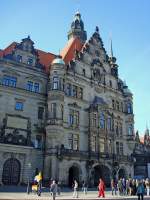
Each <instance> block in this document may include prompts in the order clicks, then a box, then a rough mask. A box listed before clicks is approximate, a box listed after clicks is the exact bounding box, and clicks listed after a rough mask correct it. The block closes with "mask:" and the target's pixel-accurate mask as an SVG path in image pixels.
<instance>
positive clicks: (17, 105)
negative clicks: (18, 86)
mask: <svg viewBox="0 0 150 200" xmlns="http://www.w3.org/2000/svg"><path fill="white" fill-rule="evenodd" d="M15 109H16V110H23V103H22V102H16V105H15Z"/></svg>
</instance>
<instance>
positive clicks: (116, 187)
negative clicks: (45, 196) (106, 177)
mask: <svg viewBox="0 0 150 200" xmlns="http://www.w3.org/2000/svg"><path fill="white" fill-rule="evenodd" d="M34 181H35V183H36V187H37V188H36V193H37V195H38V196H40V195H41V186H42V184H41V183H42V175H41V173H39V174H38V175H37V176H35V178H34ZM72 188H73V198H78V190H79V184H78V181H77V180H74V181H73V184H72ZM87 189H88V183H87V182H86V181H83V182H82V191H83V193H84V194H85V195H86V194H87ZM60 191H61V183H60V182H59V181H57V182H56V181H55V180H51V182H50V194H51V196H52V199H53V200H55V198H56V194H58V195H60ZM111 193H112V195H117V194H118V195H120V196H124V195H131V196H132V195H137V196H138V200H143V197H144V195H145V194H146V195H147V196H150V180H149V179H148V178H147V179H145V180H135V179H125V178H120V179H119V180H118V181H117V180H116V179H112V180H111ZM98 197H103V198H105V183H104V181H103V180H102V179H101V178H100V179H99V184H98Z"/></svg>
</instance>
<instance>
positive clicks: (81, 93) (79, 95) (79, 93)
mask: <svg viewBox="0 0 150 200" xmlns="http://www.w3.org/2000/svg"><path fill="white" fill-rule="evenodd" d="M78 98H79V99H83V89H82V88H78Z"/></svg>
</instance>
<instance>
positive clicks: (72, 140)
mask: <svg viewBox="0 0 150 200" xmlns="http://www.w3.org/2000/svg"><path fill="white" fill-rule="evenodd" d="M68 146H69V149H72V150H78V149H79V135H77V134H70V135H69V137H68Z"/></svg>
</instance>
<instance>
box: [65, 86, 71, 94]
mask: <svg viewBox="0 0 150 200" xmlns="http://www.w3.org/2000/svg"><path fill="white" fill-rule="evenodd" d="M66 94H67V95H68V96H71V84H70V83H68V84H67V88H66Z"/></svg>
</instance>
